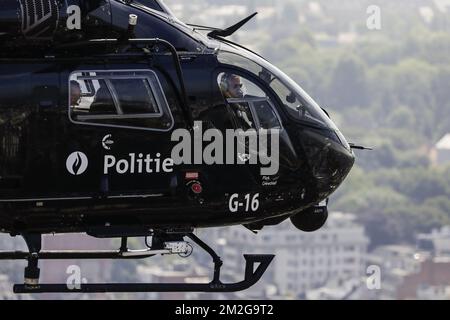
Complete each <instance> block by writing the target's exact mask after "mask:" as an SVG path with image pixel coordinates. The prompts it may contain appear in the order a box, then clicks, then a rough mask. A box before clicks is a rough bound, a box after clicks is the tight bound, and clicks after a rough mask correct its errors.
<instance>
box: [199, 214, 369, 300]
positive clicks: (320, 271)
mask: <svg viewBox="0 0 450 320" xmlns="http://www.w3.org/2000/svg"><path fill="white" fill-rule="evenodd" d="M354 220H355V216H354V215H351V214H344V213H338V212H334V213H331V214H330V217H329V220H328V222H327V224H326V226H325V227H324V228H323V229H322V230H319V231H317V232H315V233H303V232H301V231H299V230H297V229H296V228H295V227H294V226H293V225H292V224H291V223H290V221H286V222H284V223H282V224H280V225H279V226H276V227H267V228H265V229H263V230H262V231H261V232H260V233H258V234H257V235H255V234H252V233H251V232H250V231H249V230H247V229H245V228H243V227H242V228H239V227H234V228H222V229H212V230H208V231H206V232H205V233H207V236H208V238H209V239H210V240H208V241H210V242H209V243H213V242H214V241H215V245H213V247H214V248H215V249H218V253H219V255H220V256H221V257H222V258H223V260H224V262H225V264H224V274H225V275H228V276H229V278H233V277H235V279H236V280H238V279H239V277H241V278H240V280H242V277H243V272H244V269H243V268H244V266H245V263H244V259H243V258H242V255H243V254H244V253H245V254H275V255H276V257H275V260H274V262H273V263H272V265H271V266H270V267H269V269H268V271H267V272H266V274H265V275H264V277H263V279H262V280H261V282H260V283H259V284H258V285H256V286H255V287H254V288H251V289H250V290H248V291H247V292H246V293H247V294H248V295H249V296H251V297H264V294H265V292H266V289H267V288H269V287H271V286H275V287H276V288H277V291H278V292H277V294H278V295H279V296H282V297H292V298H297V297H301V296H303V295H304V294H305V293H306V292H307V291H308V290H310V289H313V288H318V287H321V286H323V285H324V284H325V283H327V282H328V281H330V280H331V279H350V278H354V277H356V278H360V277H361V276H363V275H364V274H365V265H366V262H365V256H366V253H367V247H368V244H369V239H368V238H367V236H366V235H365V232H364V228H363V227H362V226H361V225H359V224H357V223H356V222H355V221H354ZM240 280H239V281H240Z"/></svg>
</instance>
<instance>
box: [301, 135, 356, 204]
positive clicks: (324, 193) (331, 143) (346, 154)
mask: <svg viewBox="0 0 450 320" xmlns="http://www.w3.org/2000/svg"><path fill="white" fill-rule="evenodd" d="M300 136H301V140H302V145H303V148H304V151H305V154H306V157H307V162H308V164H309V167H310V170H311V174H312V178H313V179H314V181H315V184H316V187H317V190H318V191H319V197H320V198H321V199H324V198H327V197H328V196H329V195H331V194H332V193H333V192H334V191H335V190H336V189H337V188H338V187H339V186H340V185H341V184H342V182H343V181H344V180H345V178H346V177H347V175H348V174H349V173H350V170H351V169H352V167H353V165H354V163H355V156H354V154H353V152H352V150H351V148H350V147H348V144H347V143H346V142H345V141H342V139H343V136H342V134H340V133H339V132H336V131H334V130H325V129H324V130H317V129H304V130H302V131H301V134H300Z"/></svg>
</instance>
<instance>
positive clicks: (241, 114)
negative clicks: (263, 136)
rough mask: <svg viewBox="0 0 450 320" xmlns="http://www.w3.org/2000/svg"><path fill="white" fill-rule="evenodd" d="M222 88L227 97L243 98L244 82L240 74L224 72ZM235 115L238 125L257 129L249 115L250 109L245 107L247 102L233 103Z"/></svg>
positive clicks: (243, 127) (221, 81)
mask: <svg viewBox="0 0 450 320" xmlns="http://www.w3.org/2000/svg"><path fill="white" fill-rule="evenodd" d="M220 89H221V90H222V94H223V95H224V97H225V98H226V99H243V98H244V96H245V93H244V84H243V83H242V79H241V77H240V76H238V75H235V74H230V73H224V74H223V75H222V78H221V79H220ZM230 106H231V107H232V109H233V111H234V113H235V115H236V116H237V118H238V120H239V121H238V122H239V123H238V124H237V125H238V127H240V128H241V129H244V130H248V129H255V125H254V123H253V121H252V119H250V118H251V117H249V112H251V111H250V109H249V108H246V107H245V104H241V103H231V104H230Z"/></svg>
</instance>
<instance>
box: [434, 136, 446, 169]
mask: <svg viewBox="0 0 450 320" xmlns="http://www.w3.org/2000/svg"><path fill="white" fill-rule="evenodd" d="M433 158H434V162H435V164H436V165H446V164H449V163H450V133H448V134H446V135H445V136H444V137H442V139H441V140H439V141H438V143H436V145H435V155H434V157H433Z"/></svg>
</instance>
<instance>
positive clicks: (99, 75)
mask: <svg viewBox="0 0 450 320" xmlns="http://www.w3.org/2000/svg"><path fill="white" fill-rule="evenodd" d="M69 82H70V85H69V100H70V106H69V116H70V119H71V120H72V121H73V122H75V123H83V124H92V125H100V126H118V127H125V128H137V129H147V130H155V131H168V130H170V129H171V128H172V127H173V124H174V123H173V122H174V120H173V117H172V114H171V112H170V108H169V106H168V103H167V100H166V98H165V96H164V92H163V90H162V87H161V85H160V83H159V81H158V78H157V76H156V74H155V73H154V72H151V71H88V72H74V73H72V74H71V75H70V79H69Z"/></svg>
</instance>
